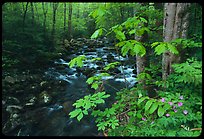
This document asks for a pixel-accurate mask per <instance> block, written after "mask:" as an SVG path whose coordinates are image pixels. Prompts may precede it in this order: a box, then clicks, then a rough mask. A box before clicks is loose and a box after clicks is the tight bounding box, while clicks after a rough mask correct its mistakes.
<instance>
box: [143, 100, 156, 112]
mask: <svg viewBox="0 0 204 139" xmlns="http://www.w3.org/2000/svg"><path fill="white" fill-rule="evenodd" d="M153 101H154V100H153V99H150V100H148V101H147V103H146V104H145V106H144V107H145V111H147V110H148V109H149V108H150V106H151V105H152V103H153Z"/></svg>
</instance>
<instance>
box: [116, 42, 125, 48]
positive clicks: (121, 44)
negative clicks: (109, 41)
mask: <svg viewBox="0 0 204 139" xmlns="http://www.w3.org/2000/svg"><path fill="white" fill-rule="evenodd" d="M126 42H127V41H122V42H119V43H117V44H116V45H115V46H119V47H121V46H123V45H125V44H126Z"/></svg>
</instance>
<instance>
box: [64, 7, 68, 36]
mask: <svg viewBox="0 0 204 139" xmlns="http://www.w3.org/2000/svg"><path fill="white" fill-rule="evenodd" d="M66 16H67V14H66V3H64V34H65V32H66Z"/></svg>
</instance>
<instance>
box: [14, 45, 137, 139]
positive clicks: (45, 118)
mask: <svg viewBox="0 0 204 139" xmlns="http://www.w3.org/2000/svg"><path fill="white" fill-rule="evenodd" d="M79 55H86V58H87V60H86V61H85V62H84V67H83V68H82V70H80V69H78V68H75V67H73V68H69V67H68V66H67V64H68V62H69V61H66V60H64V59H62V58H61V59H58V60H56V61H55V62H54V63H53V65H55V66H53V67H50V68H49V69H48V70H47V71H46V72H45V75H46V76H47V77H48V78H53V79H56V80H63V81H66V84H67V87H66V90H65V91H63V92H62V93H61V94H59V95H58V97H56V98H54V99H55V100H56V102H55V104H50V105H48V106H45V107H42V108H38V109H36V110H35V111H32V113H31V115H32V116H33V117H34V119H35V120H33V121H32V122H28V123H27V124H26V122H25V125H24V126H23V127H22V128H20V129H19V131H18V135H23V136H38V135H43V136H44V135H45V136H95V135H98V133H99V132H98V131H97V127H96V125H95V123H94V120H95V119H94V118H93V117H90V116H85V117H84V118H83V119H82V120H81V122H78V121H77V120H76V119H75V118H74V119H70V118H69V116H68V113H69V112H70V110H73V108H71V107H72V106H71V105H72V104H73V102H74V101H76V100H77V99H79V98H81V97H83V96H85V95H88V94H90V93H91V92H93V90H91V89H90V87H88V85H87V84H86V80H87V78H88V77H87V76H86V75H84V72H83V71H86V70H88V69H91V71H93V74H92V76H93V75H98V74H99V73H100V71H101V69H102V67H103V66H104V65H107V64H109V63H110V62H115V61H120V62H121V63H123V64H125V63H128V65H127V64H126V65H125V66H124V65H121V66H119V67H118V68H117V70H113V71H116V72H117V75H116V74H115V75H112V76H109V77H103V80H104V81H105V84H104V87H105V90H106V92H107V93H109V94H111V95H112V96H111V97H110V98H108V99H107V101H106V104H105V106H110V105H111V104H112V103H113V102H114V95H115V92H117V91H118V90H120V89H122V88H124V87H132V86H134V84H135V83H136V78H135V74H134V73H133V70H134V66H135V65H134V63H132V64H131V62H129V61H130V58H128V57H122V56H119V55H118V54H117V53H116V52H115V51H114V50H113V49H110V48H109V47H105V46H104V47H102V48H96V49H95V51H93V50H92V51H90V50H89V48H88V46H83V47H82V48H81V49H79V50H78V52H77V53H73V54H71V55H69V58H74V57H76V56H79ZM96 57H101V58H102V62H91V60H89V59H90V58H96ZM65 59H66V58H65ZM57 65H65V66H64V69H57V68H56V66H57ZM88 73H89V74H91V72H88ZM124 75H125V78H124ZM66 107H67V108H66ZM66 109H67V111H66ZM68 109H69V110H68ZM28 120H29V119H28Z"/></svg>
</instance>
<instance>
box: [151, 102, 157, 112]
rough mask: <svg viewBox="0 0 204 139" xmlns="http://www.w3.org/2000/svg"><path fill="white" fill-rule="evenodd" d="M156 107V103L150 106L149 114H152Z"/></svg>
mask: <svg viewBox="0 0 204 139" xmlns="http://www.w3.org/2000/svg"><path fill="white" fill-rule="evenodd" d="M157 107H158V103H157V102H155V103H153V104H152V106H151V108H150V109H149V114H152V113H153V112H154V111H155V110H156V109H157Z"/></svg>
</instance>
